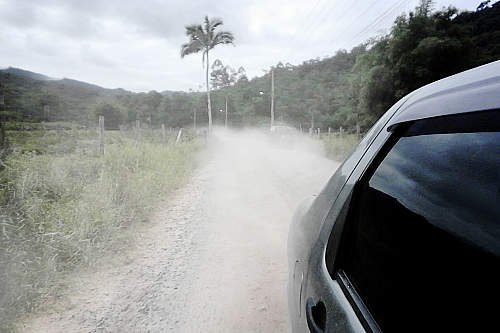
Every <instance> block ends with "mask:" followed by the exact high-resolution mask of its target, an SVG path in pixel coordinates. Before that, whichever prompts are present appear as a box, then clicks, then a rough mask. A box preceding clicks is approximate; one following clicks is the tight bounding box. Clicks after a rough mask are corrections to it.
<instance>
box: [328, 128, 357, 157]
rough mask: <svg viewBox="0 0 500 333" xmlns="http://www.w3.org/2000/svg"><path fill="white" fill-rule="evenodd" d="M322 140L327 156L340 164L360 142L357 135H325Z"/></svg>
mask: <svg viewBox="0 0 500 333" xmlns="http://www.w3.org/2000/svg"><path fill="white" fill-rule="evenodd" d="M322 140H323V144H324V147H325V153H326V156H327V157H328V158H331V159H333V160H336V161H339V162H341V161H343V160H344V159H345V158H346V157H347V156H348V155H349V154H350V153H351V151H352V150H353V149H354V147H356V145H357V144H358V143H359V141H360V139H359V137H358V135H356V134H343V135H339V134H336V135H331V136H328V135H325V136H323V138H322Z"/></svg>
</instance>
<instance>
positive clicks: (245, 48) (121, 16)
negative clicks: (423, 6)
mask: <svg viewBox="0 0 500 333" xmlns="http://www.w3.org/2000/svg"><path fill="white" fill-rule="evenodd" d="M479 2H481V0H456V1H452V0H448V1H446V0H437V1H435V7H436V8H441V7H443V6H447V5H449V4H453V5H454V6H456V7H458V8H461V9H469V10H474V9H475V8H476V6H477V5H478V3H479ZM417 3H418V0H364V1H355V0H354V1H352V0H283V1H282V0H254V1H250V0H218V1H217V0H209V1H205V0H193V1H189V0H184V1H174V0H163V1H161V0H142V1H136V0H59V1H58V0H46V1H45V0H33V1H31V0H0V45H1V47H0V67H8V66H13V67H20V68H23V69H28V70H32V71H35V72H39V73H42V74H46V75H49V76H52V77H56V78H63V77H68V78H74V79H77V80H82V81H86V82H90V83H95V84H98V85H101V86H103V87H107V88H118V87H122V88H125V89H128V90H132V91H149V90H153V89H154V90H158V91H162V90H188V89H193V90H198V89H201V88H202V87H203V86H202V84H203V71H202V61H201V55H190V56H187V57H186V58H184V59H181V58H180V55H179V54H180V45H181V44H182V43H183V42H185V41H186V40H187V38H186V37H185V35H184V26H185V25H186V24H190V23H201V21H202V19H203V17H204V15H209V17H213V16H216V17H220V18H222V19H223V20H224V29H225V30H230V31H232V32H233V33H234V36H235V44H236V46H235V47H233V46H225V45H224V46H220V47H218V48H217V49H215V50H214V51H213V52H212V55H211V61H213V60H215V59H217V58H219V59H221V60H222V62H223V63H224V64H229V65H231V66H232V67H235V68H238V67H239V66H243V67H244V68H245V69H246V71H247V74H248V76H249V77H254V76H258V75H261V74H262V73H263V72H262V70H263V69H266V68H269V66H271V65H273V64H276V63H277V62H278V61H282V62H283V63H286V62H289V63H291V64H298V63H301V62H302V61H304V60H307V59H311V58H316V57H320V58H322V57H325V56H328V55H332V54H334V53H335V51H336V50H338V49H341V48H343V49H350V48H352V47H353V46H355V45H357V44H359V43H360V42H362V41H364V40H366V39H367V38H369V37H370V36H374V35H377V34H380V33H382V32H387V29H388V27H390V25H391V23H392V22H393V21H394V18H395V17H396V16H398V15H399V14H400V13H402V12H404V11H408V10H410V9H412V8H414V7H415V6H416V4H417Z"/></svg>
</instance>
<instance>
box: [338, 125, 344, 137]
mask: <svg viewBox="0 0 500 333" xmlns="http://www.w3.org/2000/svg"><path fill="white" fill-rule="evenodd" d="M343 132H344V129H343V128H342V126H340V127H339V136H342V133H343Z"/></svg>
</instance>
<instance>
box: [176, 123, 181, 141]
mask: <svg viewBox="0 0 500 333" xmlns="http://www.w3.org/2000/svg"><path fill="white" fill-rule="evenodd" d="M181 136H182V127H181V128H180V129H179V133H177V139H176V140H175V143H176V144H178V143H179V142H180V141H181Z"/></svg>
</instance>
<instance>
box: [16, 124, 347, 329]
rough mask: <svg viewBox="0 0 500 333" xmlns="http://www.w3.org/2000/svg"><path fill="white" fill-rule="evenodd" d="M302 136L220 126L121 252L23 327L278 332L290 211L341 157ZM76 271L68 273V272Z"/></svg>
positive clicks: (283, 315) (81, 276)
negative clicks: (189, 173)
mask: <svg viewBox="0 0 500 333" xmlns="http://www.w3.org/2000/svg"><path fill="white" fill-rule="evenodd" d="M316 145H317V143H314V142H312V141H311V142H308V141H307V139H305V138H299V139H293V140H291V139H288V138H278V139H275V140H270V139H269V138H268V137H267V136H266V135H264V134H262V133H260V134H259V133H257V132H244V133H234V132H224V131H219V132H218V133H217V132H216V133H215V135H214V138H213V139H212V140H211V142H210V145H209V148H208V149H207V150H208V152H207V153H206V155H207V156H206V158H205V159H204V161H203V163H201V166H200V168H199V169H198V170H197V171H196V173H195V175H194V177H193V178H192V180H191V181H190V182H189V184H187V185H186V186H185V187H184V188H182V189H181V190H179V191H178V192H177V193H176V194H175V195H174V196H173V197H171V198H170V199H169V200H168V201H167V202H165V204H164V206H163V207H160V208H159V211H158V213H157V214H156V215H155V217H154V218H153V221H152V222H151V224H149V225H148V226H147V227H146V228H144V229H143V230H142V232H141V234H140V235H139V236H138V237H137V239H136V241H135V243H136V244H137V245H135V246H133V247H132V248H131V249H130V250H129V251H127V253H125V254H121V255H117V256H118V257H120V256H121V258H111V259H112V260H111V259H110V260H109V262H107V261H106V260H104V263H103V264H101V265H100V266H99V267H97V269H94V270H93V271H88V272H80V273H78V274H75V277H74V278H72V279H71V280H72V281H71V282H70V287H69V290H68V291H67V297H65V298H64V299H63V300H60V301H58V302H57V303H56V304H55V305H54V304H52V305H50V306H48V307H47V310H46V311H45V312H42V313H40V314H37V315H36V316H35V318H31V319H29V320H27V321H26V322H25V323H24V324H23V327H22V330H24V331H25V332H168V331H172V332H233V331H239V332H283V331H287V330H288V326H287V325H288V324H287V320H288V319H287V309H286V280H287V260H286V241H287V232H288V225H289V222H290V219H291V216H292V214H293V212H294V210H295V208H296V206H297V205H298V204H299V203H300V201H301V200H302V199H304V198H305V197H307V196H309V195H312V194H314V193H317V192H318V191H319V190H320V189H321V187H322V186H323V184H324V183H325V182H326V180H327V179H328V177H329V176H330V175H331V174H332V173H333V172H334V171H335V169H336V167H337V166H338V165H337V163H334V162H332V161H330V160H327V159H325V158H323V157H322V156H321V151H320V149H318V148H319V147H317V146H316ZM73 280H74V281H73Z"/></svg>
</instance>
